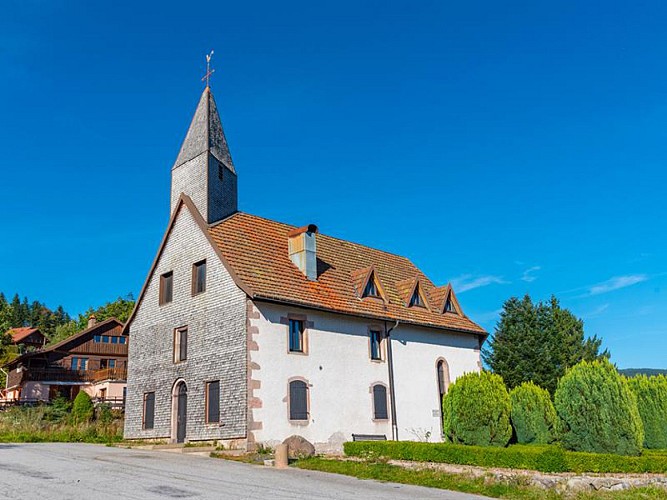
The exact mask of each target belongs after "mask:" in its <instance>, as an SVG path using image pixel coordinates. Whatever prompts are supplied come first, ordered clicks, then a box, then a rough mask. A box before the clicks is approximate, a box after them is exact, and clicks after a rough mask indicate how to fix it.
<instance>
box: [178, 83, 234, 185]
mask: <svg viewBox="0 0 667 500" xmlns="http://www.w3.org/2000/svg"><path fill="white" fill-rule="evenodd" d="M206 151H208V152H210V153H211V154H212V155H213V156H215V157H216V159H217V160H218V161H221V162H222V163H223V164H224V165H225V166H226V167H227V168H228V169H229V170H231V171H232V172H236V171H235V170H234V163H233V162H232V155H231V154H230V153H229V147H228V146H227V138H226V137H225V132H224V130H223V129H222V122H221V121H220V115H219V114H218V107H217V106H216V105H215V99H214V98H213V92H211V89H210V87H206V88H205V89H204V92H203V93H202V95H201V98H200V99H199V104H198V105H197V110H196V111H195V115H194V116H193V117H192V122H191V123H190V128H189V129H188V133H187V135H186V136H185V140H184V141H183V145H182V146H181V151H180V152H179V153H178V158H176V162H175V163H174V168H177V167H179V166H181V165H182V164H183V163H185V162H186V161H189V160H192V159H193V158H195V157H197V156H199V155H200V154H202V153H204V152H206Z"/></svg>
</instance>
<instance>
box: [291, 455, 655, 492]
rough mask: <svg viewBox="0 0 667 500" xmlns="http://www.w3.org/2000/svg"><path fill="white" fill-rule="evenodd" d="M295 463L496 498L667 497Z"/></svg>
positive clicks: (370, 465)
mask: <svg viewBox="0 0 667 500" xmlns="http://www.w3.org/2000/svg"><path fill="white" fill-rule="evenodd" d="M295 466H296V467H298V468H300V469H306V470H316V471H322V472H331V473H334V474H343V475H346V476H352V477H356V478H359V479H373V480H376V481H386V482H392V483H400V484H410V485H415V486H426V487H429V488H439V489H445V490H453V491H460V492H463V493H473V494H477V495H485V496H488V497H493V498H509V499H517V500H541V499H546V500H560V499H565V498H567V499H575V500H588V499H596V500H597V499H605V500H606V499H613V500H638V499H645V500H653V499H664V498H665V490H664V489H660V488H652V487H649V488H636V489H632V490H626V491H617V492H580V493H569V494H565V493H558V492H556V491H548V490H543V489H541V488H537V487H534V486H530V485H529V484H528V483H527V479H523V478H519V479H512V480H507V481H499V480H496V479H492V478H490V477H484V478H474V477H471V476H468V475H465V474H449V473H444V472H440V471H434V470H412V469H405V468H402V467H399V466H396V465H390V464H385V463H376V462H356V461H346V460H331V459H323V458H308V459H304V460H299V461H298V462H296V463H295Z"/></svg>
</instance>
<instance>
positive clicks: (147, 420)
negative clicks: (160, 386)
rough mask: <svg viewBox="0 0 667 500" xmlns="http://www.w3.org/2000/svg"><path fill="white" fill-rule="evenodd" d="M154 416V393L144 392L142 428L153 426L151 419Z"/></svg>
mask: <svg viewBox="0 0 667 500" xmlns="http://www.w3.org/2000/svg"><path fill="white" fill-rule="evenodd" d="M154 417H155V393H154V392H146V393H145V394H144V429H146V430H147V429H152V428H153V419H154Z"/></svg>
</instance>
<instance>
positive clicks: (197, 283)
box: [192, 260, 206, 295]
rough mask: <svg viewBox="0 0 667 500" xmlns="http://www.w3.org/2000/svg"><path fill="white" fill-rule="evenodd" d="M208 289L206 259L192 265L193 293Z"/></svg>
mask: <svg viewBox="0 0 667 500" xmlns="http://www.w3.org/2000/svg"><path fill="white" fill-rule="evenodd" d="M205 291H206V261H205V260H202V261H201V262H197V263H195V264H194V265H193V266H192V295H197V294H199V293H203V292H205Z"/></svg>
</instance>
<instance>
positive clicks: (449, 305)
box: [445, 299, 456, 313]
mask: <svg viewBox="0 0 667 500" xmlns="http://www.w3.org/2000/svg"><path fill="white" fill-rule="evenodd" d="M445 312H446V313H455V312H456V309H454V306H453V305H452V301H451V299H447V303H446V304H445Z"/></svg>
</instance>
